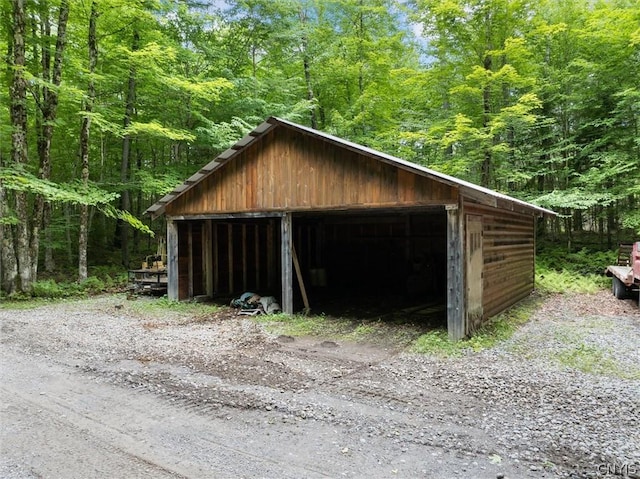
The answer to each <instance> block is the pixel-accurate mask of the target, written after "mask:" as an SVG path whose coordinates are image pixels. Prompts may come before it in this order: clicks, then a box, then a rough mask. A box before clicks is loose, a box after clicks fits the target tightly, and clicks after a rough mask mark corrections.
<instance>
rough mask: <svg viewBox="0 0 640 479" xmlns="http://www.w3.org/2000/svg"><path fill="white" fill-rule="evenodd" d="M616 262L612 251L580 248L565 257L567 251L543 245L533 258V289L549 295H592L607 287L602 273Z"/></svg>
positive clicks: (608, 282)
mask: <svg viewBox="0 0 640 479" xmlns="http://www.w3.org/2000/svg"><path fill="white" fill-rule="evenodd" d="M616 260H617V255H616V253H615V252H613V251H598V250H597V249H595V248H587V247H583V248H581V249H580V250H579V251H576V252H573V253H567V251H566V247H563V246H557V245H556V246H554V245H551V244H547V245H543V246H542V249H541V251H540V253H539V254H538V255H537V257H536V289H538V290H540V291H544V292H549V293H562V292H569V291H570V292H576V293H587V294H588V293H595V292H596V291H598V290H600V289H602V288H606V287H608V286H609V285H610V283H611V280H610V279H609V278H607V277H606V276H604V271H605V269H606V268H607V266H609V265H610V264H614V263H615V261H616Z"/></svg>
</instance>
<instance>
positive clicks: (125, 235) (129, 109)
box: [117, 30, 140, 268]
mask: <svg viewBox="0 0 640 479" xmlns="http://www.w3.org/2000/svg"><path fill="white" fill-rule="evenodd" d="M139 44H140V34H139V32H138V31H137V30H135V31H134V32H133V44H132V48H131V50H132V51H134V52H135V51H137V50H138V49H139V47H140V45H139ZM135 101H136V67H135V64H134V63H133V60H132V62H131V67H130V68H129V82H128V88H127V100H126V106H125V114H124V127H125V129H126V128H127V127H128V126H129V125H131V121H132V119H133V115H134V113H135ZM130 159H131V136H130V135H125V136H124V139H123V140H122V163H121V164H120V181H121V182H122V184H123V185H126V184H127V182H128V181H129V169H130ZM130 208H131V196H130V193H129V190H128V189H127V188H126V187H125V188H124V190H123V191H122V196H121V197H120V209H121V210H123V211H129V209H130ZM117 230H118V232H119V235H120V238H119V239H120V248H121V251H122V264H123V265H124V266H125V267H126V268H128V267H129V225H128V224H127V223H126V222H125V221H122V220H118V228H117Z"/></svg>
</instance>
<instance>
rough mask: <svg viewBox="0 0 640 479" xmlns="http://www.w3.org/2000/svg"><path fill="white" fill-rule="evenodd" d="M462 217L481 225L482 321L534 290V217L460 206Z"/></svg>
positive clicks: (465, 203)
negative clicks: (479, 221) (478, 220)
mask: <svg viewBox="0 0 640 479" xmlns="http://www.w3.org/2000/svg"><path fill="white" fill-rule="evenodd" d="M464 212H465V214H473V215H481V216H482V223H483V240H482V241H483V261H484V271H483V296H482V306H483V316H482V318H483V320H486V319H488V318H489V317H491V316H494V315H496V314H497V313H499V312H500V311H502V310H504V309H505V308H507V307H509V306H511V305H512V304H515V303H517V302H518V301H519V300H521V299H523V298H524V297H526V296H527V295H528V294H529V293H531V291H533V288H534V281H535V277H534V275H535V242H534V227H535V225H534V221H535V219H534V216H532V215H531V214H522V213H517V212H513V211H507V210H503V209H497V208H492V207H489V206H483V205H479V204H476V203H473V202H471V201H468V200H467V201H465V202H464Z"/></svg>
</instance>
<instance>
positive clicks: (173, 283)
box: [167, 220, 180, 301]
mask: <svg viewBox="0 0 640 479" xmlns="http://www.w3.org/2000/svg"><path fill="white" fill-rule="evenodd" d="M167 297H168V298H169V299H171V300H175V301H177V300H178V299H180V298H179V297H178V225H177V224H176V223H175V221H173V220H167Z"/></svg>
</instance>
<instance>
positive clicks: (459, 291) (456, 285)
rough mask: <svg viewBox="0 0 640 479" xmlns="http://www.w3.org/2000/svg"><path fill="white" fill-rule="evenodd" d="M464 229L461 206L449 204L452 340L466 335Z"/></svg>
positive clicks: (449, 290)
mask: <svg viewBox="0 0 640 479" xmlns="http://www.w3.org/2000/svg"><path fill="white" fill-rule="evenodd" d="M462 230H463V226H462V213H461V211H460V208H459V207H458V206H457V205H452V206H447V331H448V332H449V339H450V340H452V341H458V340H460V339H462V338H464V337H465V335H466V327H465V307H464V301H465V293H464V256H463V249H462V246H463V245H462Z"/></svg>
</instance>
